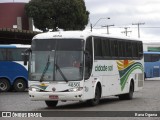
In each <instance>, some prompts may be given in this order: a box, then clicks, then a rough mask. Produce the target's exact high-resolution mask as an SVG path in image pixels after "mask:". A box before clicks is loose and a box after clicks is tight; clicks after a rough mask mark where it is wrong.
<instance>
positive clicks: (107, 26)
mask: <svg viewBox="0 0 160 120" xmlns="http://www.w3.org/2000/svg"><path fill="white" fill-rule="evenodd" d="M111 26H114V24H113V25H106V26H102V27H106V28H107V34H109V27H111Z"/></svg>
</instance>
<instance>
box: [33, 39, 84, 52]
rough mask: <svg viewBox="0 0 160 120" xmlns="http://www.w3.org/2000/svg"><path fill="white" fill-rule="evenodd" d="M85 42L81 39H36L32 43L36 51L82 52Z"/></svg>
mask: <svg viewBox="0 0 160 120" xmlns="http://www.w3.org/2000/svg"><path fill="white" fill-rule="evenodd" d="M83 45H84V41H83V40H81V39H58V40H55V39H46V40H45V39H39V40H37V39H35V40H33V41H32V50H34V51H51V50H58V51H63V50H64V51H81V50H83Z"/></svg>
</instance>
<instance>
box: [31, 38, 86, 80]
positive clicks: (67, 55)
mask: <svg viewBox="0 0 160 120" xmlns="http://www.w3.org/2000/svg"><path fill="white" fill-rule="evenodd" d="M83 46H84V40H81V39H35V40H33V41H32V47H31V49H32V52H31V54H30V64H29V66H30V70H29V73H30V80H33V81H38V80H40V81H53V80H56V81H70V80H82V78H83V68H82V66H83V49H84V48H83Z"/></svg>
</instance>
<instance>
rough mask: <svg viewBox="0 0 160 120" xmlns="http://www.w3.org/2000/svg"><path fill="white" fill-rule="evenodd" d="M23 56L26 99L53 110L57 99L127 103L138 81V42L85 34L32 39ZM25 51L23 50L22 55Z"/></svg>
mask: <svg viewBox="0 0 160 120" xmlns="http://www.w3.org/2000/svg"><path fill="white" fill-rule="evenodd" d="M27 51H28V53H29V96H30V99H31V100H32V101H45V103H46V105H47V106H48V107H53V108H54V107H56V106H57V104H58V101H85V102H88V104H90V105H93V106H94V105H97V104H98V103H99V101H100V99H101V98H105V97H106V96H112V95H114V96H119V99H121V100H122V99H128V100H130V99H132V98H133V93H134V91H139V90H140V89H142V87H143V83H144V69H143V66H144V59H143V45H142V41H140V40H134V39H129V38H119V37H114V36H113V37H112V36H108V35H103V34H96V33H92V32H85V31H59V32H47V33H42V34H38V35H36V36H35V37H33V40H32V44H31V49H28V50H27ZM27 51H26V52H27Z"/></svg>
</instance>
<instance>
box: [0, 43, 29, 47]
mask: <svg viewBox="0 0 160 120" xmlns="http://www.w3.org/2000/svg"><path fill="white" fill-rule="evenodd" d="M30 47H31V45H23V44H8V45H0V48H30Z"/></svg>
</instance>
